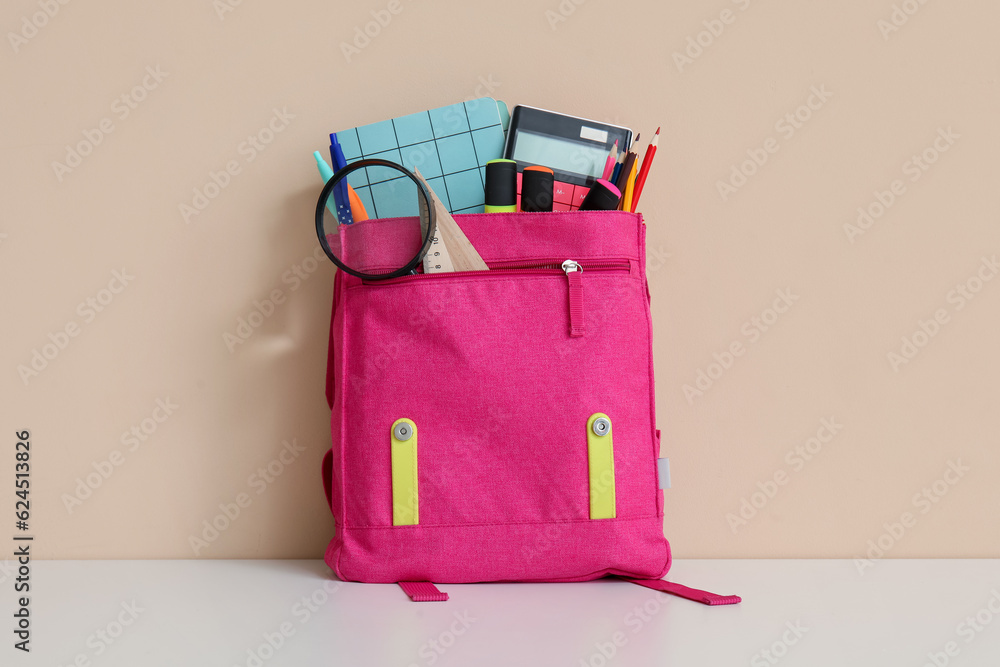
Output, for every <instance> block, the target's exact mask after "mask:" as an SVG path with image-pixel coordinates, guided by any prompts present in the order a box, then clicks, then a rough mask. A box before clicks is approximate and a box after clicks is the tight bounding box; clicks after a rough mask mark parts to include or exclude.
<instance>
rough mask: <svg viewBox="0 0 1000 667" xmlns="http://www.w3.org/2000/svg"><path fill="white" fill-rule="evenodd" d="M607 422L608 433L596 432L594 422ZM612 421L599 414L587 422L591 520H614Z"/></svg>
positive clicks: (592, 416)
mask: <svg viewBox="0 0 1000 667" xmlns="http://www.w3.org/2000/svg"><path fill="white" fill-rule="evenodd" d="M598 419H604V420H606V426H607V428H606V433H605V434H604V435H598V434H597V433H595V432H594V422H596V421H597V420H598ZM611 437H612V436H611V419H610V418H609V417H608V416H607V415H606V414H604V413H601V412H598V413H596V414H593V415H591V416H590V419H588V420H587V457H588V460H589V463H590V518H591V519H614V518H615V516H616V508H615V450H614V446H613V445H612V441H611Z"/></svg>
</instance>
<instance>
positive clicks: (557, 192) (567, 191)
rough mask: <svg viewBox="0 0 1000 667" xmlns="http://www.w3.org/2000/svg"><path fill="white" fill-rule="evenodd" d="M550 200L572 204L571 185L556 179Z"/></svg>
mask: <svg viewBox="0 0 1000 667" xmlns="http://www.w3.org/2000/svg"><path fill="white" fill-rule="evenodd" d="M552 200H553V201H557V202H559V203H560V204H572V203H573V185H572V184H570V183H562V182H560V181H556V182H555V183H554V184H553V186H552Z"/></svg>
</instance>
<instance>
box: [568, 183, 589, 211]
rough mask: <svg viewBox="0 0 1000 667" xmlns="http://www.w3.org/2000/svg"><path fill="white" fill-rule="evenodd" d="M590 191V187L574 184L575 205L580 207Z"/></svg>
mask: <svg viewBox="0 0 1000 667" xmlns="http://www.w3.org/2000/svg"><path fill="white" fill-rule="evenodd" d="M588 192H590V188H585V187H584V186H582V185H574V186H573V202H572V203H573V206H574V207H576V208H579V207H580V204H582V203H583V200H584V199H585V198H586V197H587V193H588Z"/></svg>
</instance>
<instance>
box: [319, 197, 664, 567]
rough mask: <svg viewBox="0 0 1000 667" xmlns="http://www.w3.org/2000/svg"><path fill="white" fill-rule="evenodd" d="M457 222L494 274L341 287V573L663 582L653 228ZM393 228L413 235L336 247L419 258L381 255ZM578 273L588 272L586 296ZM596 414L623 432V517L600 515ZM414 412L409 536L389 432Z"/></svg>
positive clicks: (469, 218)
mask: <svg viewBox="0 0 1000 667" xmlns="http://www.w3.org/2000/svg"><path fill="white" fill-rule="evenodd" d="M455 219H456V221H457V222H458V224H459V225H460V226H461V227H462V229H463V231H464V232H465V233H466V235H467V236H468V237H469V240H470V241H471V242H472V244H473V245H474V246H475V247H476V249H477V250H478V251H479V253H480V254H481V255H482V257H483V259H484V260H486V262H487V264H489V265H490V267H491V270H490V271H486V272H468V273H453V274H433V275H417V276H407V277H403V278H397V279H391V280H386V281H376V282H370V283H365V282H363V281H361V280H359V279H357V278H354V277H353V276H349V275H345V274H343V273H341V272H338V274H337V277H336V280H335V284H334V300H333V317H332V320H331V327H330V357H329V362H328V378H327V398H328V400H329V402H330V405H331V408H332V415H331V433H332V438H333V446H332V448H331V450H330V452H329V453H328V454H327V457H326V458H325V459H324V463H323V482H324V488H325V490H326V493H327V500H328V501H329V502H330V507H331V510H332V511H333V514H334V517H335V521H336V533H335V536H334V538H333V541H332V542H331V543H330V546H329V547H328V549H327V552H326V562H327V563H328V564H329V565H330V566H331V567H332V568H333V569H334V570H335V572H336V574H337V576H338V577H340V578H341V579H344V580H348V581H362V582H377V583H388V582H398V581H409V582H414V581H435V582H438V583H465V582H479V581H582V580H587V579H595V578H598V577H602V576H607V575H619V576H626V577H633V578H639V579H657V578H659V577H662V576H663V575H664V574H666V572H667V570H668V569H669V567H670V548H669V544H668V543H667V541H666V539H665V538H664V536H663V493H662V491H661V490H660V489H659V488H658V483H657V470H656V459H657V457H658V455H659V438H658V433H657V431H656V424H655V410H654V390H653V364H652V347H651V326H650V316H649V297H648V291H647V287H646V278H645V227H644V225H643V224H642V218H641V216H639V215H637V214H631V213H624V212H617V211H592V212H581V211H573V212H556V213H539V214H527V213H519V214H497V213H493V214H474V215H457V216H455ZM394 229H395V230H396V231H397V232H399V233H402V234H414V233H417V232H415V231H414V230H416V229H417V228H416V226H415V225H414V224H413V220H412V219H390V220H378V221H370V222H367V223H356V224H355V225H352V226H351V227H350V228H349V229H348V228H341V230H340V236H341V240H342V241H343V242H344V243H345V245H346V247H349V248H352V249H353V248H358V249H360V250H358V251H357V252H356V254H354V255H353V256H352V261H353V262H354V263H356V264H358V265H359V266H367V267H381V266H389V265H391V264H392V263H394V262H395V261H397V260H400V259H401V260H403V261H405V260H406V259H408V258H406V257H392V256H390V257H386V256H384V255H385V254H387V253H384V252H383V253H381V254H380V250H379V249H380V248H385V243H384V241H385V240H386V239H391V238H393V237H392V236H391V234H392V233H393V230H394ZM355 237H357V238H355ZM396 245H397V246H398V244H396ZM402 254H405V252H404V253H402ZM565 260H574V261H576V262H578V263H579V264H580V265H581V266H582V267H583V271H582V272H580V273H579V274H576V275H575V276H574V279H573V284H572V289H573V290H574V293H573V296H572V297H571V296H570V290H571V281H570V278H569V277H568V276H567V274H566V273H565V272H564V271H563V270H562V269H561V268H559V267H560V266H561V265H562V263H563V261H565ZM571 309H572V310H573V311H574V312H573V320H574V321H573V322H572V326H571ZM574 333H575V334H578V335H572V334H574ZM598 412H602V413H605V414H607V415H608V417H609V418H610V420H611V423H612V436H613V438H614V467H615V495H616V518H614V519H598V520H591V519H590V517H589V514H590V509H589V476H588V455H587V432H586V428H587V420H588V418H589V417H590V416H591V415H593V414H594V413H598ZM404 417H405V418H408V419H412V420H413V422H414V423H415V424H416V427H417V434H418V435H417V437H418V484H419V525H414V526H393V525H392V470H391V457H390V428H391V425H392V424H393V422H394V421H395V420H397V419H400V418H404Z"/></svg>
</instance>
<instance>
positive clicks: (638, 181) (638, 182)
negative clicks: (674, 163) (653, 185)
mask: <svg viewBox="0 0 1000 667" xmlns="http://www.w3.org/2000/svg"><path fill="white" fill-rule="evenodd" d="M659 138H660V128H656V134H654V135H653V140H652V141H651V142H649V146H647V147H646V154H645V155H644V156H643V158H642V167H641V168H640V169H639V175H638V176H636V177H635V194H633V195H632V212H633V213H635V208H636V206H638V205H639V195H641V194H642V186H643V185H645V184H646V176H648V175H649V166H650V165H651V164H653V156H655V155H656V144H657V140H658V139H659Z"/></svg>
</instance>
